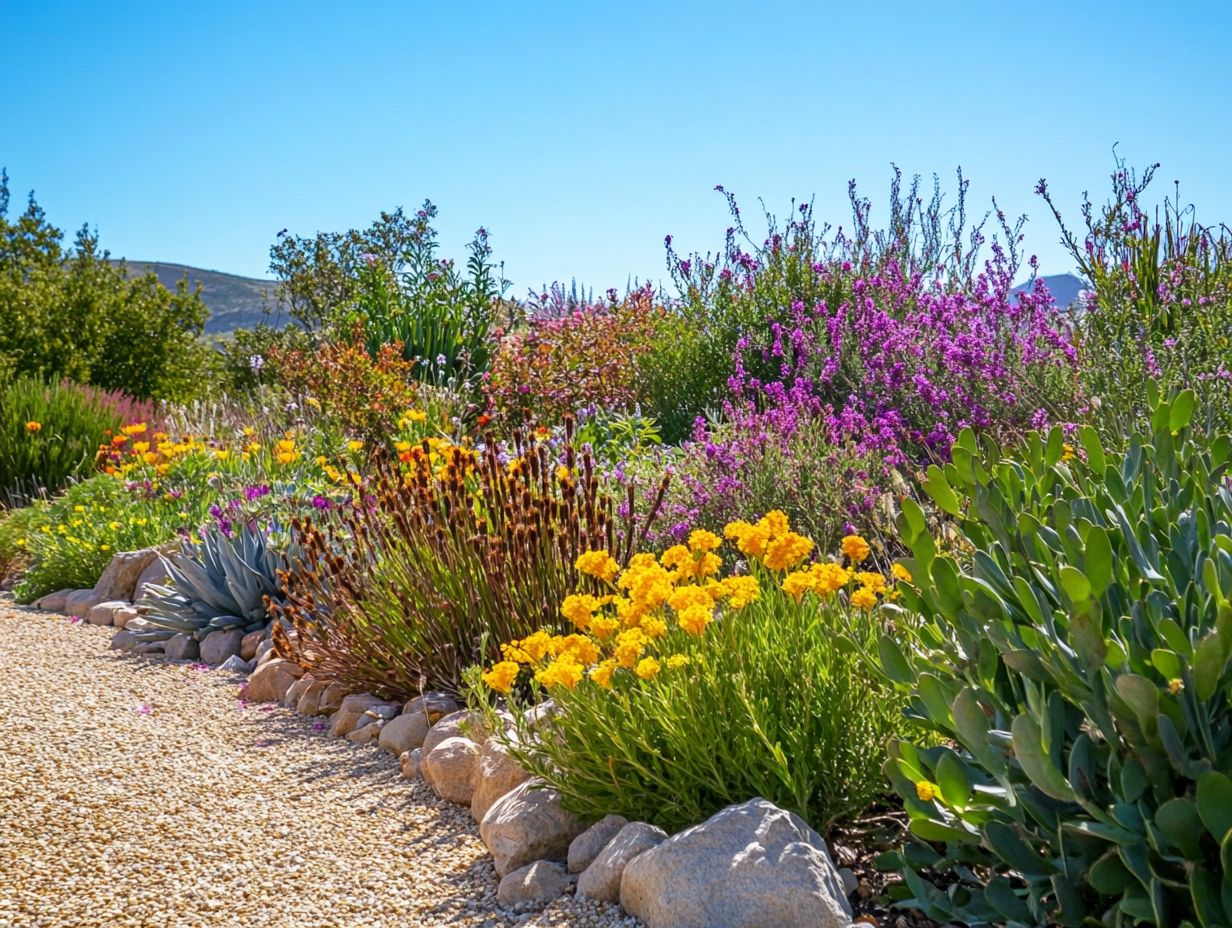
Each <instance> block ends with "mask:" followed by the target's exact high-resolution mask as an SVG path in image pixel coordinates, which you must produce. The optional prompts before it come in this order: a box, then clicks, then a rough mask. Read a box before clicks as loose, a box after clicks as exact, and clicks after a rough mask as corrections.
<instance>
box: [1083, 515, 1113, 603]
mask: <svg viewBox="0 0 1232 928" xmlns="http://www.w3.org/2000/svg"><path fill="white" fill-rule="evenodd" d="M1083 564H1084V566H1085V568H1086V579H1087V581H1088V582H1089V583H1090V586H1091V595H1092V596H1102V595H1103V593H1104V590H1106V589H1108V587H1109V586H1110V585H1111V584H1112V542H1111V541H1109V540H1108V533H1107V532H1106V531H1104V529H1103V527H1102V526H1099V525H1093V526H1091V529H1090V531H1088V532H1087V543H1086V550H1085V551H1084V552H1083Z"/></svg>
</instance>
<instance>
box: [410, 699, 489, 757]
mask: <svg viewBox="0 0 1232 928" xmlns="http://www.w3.org/2000/svg"><path fill="white" fill-rule="evenodd" d="M482 728H483V716H482V715H480V714H479V713H478V712H468V711H467V710H465V709H462V710H461V711H459V712H451V713H449V715H446V716H444V717H442V718H441V719H440V720H439V721H437V722H436V723H435V724H434V725H433V726H432V727H431V728H430V729H428V733H427V734H426V735H424V740H423V744H420V745H418V746H419V747H421V748H423V752H424V757H427V756H428V755H429V754H431V753H432V749H433V748H434V747H436V746H437V745H438V744H440V743H441V742H442V741H444V740H445V739H446V738H458V737H461V738H470V739H471V740H482V739H481V736H480V735H479V731H480V730H481V729H482Z"/></svg>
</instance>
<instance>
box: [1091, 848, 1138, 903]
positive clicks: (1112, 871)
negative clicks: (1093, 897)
mask: <svg viewBox="0 0 1232 928" xmlns="http://www.w3.org/2000/svg"><path fill="white" fill-rule="evenodd" d="M1087 882H1088V883H1090V884H1091V885H1092V886H1093V887H1095V890H1096V892H1099V893H1101V894H1103V895H1105V896H1119V895H1121V894H1122V893H1124V892H1125V890H1126V889H1128V888H1129V887H1130V886H1131V885H1133V882H1134V875H1133V874H1132V873H1130V872H1129V870H1128V869H1127V868H1126V866H1125V864H1123V863H1121V858H1120V857H1119V856H1118V855H1117V852H1116V851H1115V850H1111V851H1109V852H1108V853H1106V854H1105V855H1104V856H1103V857H1101V858H1100V859H1099V860H1097V861H1095V863H1094V865H1093V866H1092V867H1091V869H1090V870H1089V871H1087Z"/></svg>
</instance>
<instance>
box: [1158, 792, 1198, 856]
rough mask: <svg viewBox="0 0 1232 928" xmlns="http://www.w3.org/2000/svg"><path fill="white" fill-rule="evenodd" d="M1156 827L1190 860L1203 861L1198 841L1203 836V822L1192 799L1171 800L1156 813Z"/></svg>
mask: <svg viewBox="0 0 1232 928" xmlns="http://www.w3.org/2000/svg"><path fill="white" fill-rule="evenodd" d="M1155 825H1156V827H1158V828H1159V831H1160V833H1161V834H1162V835H1163V836H1164V837H1165V838H1167V839H1168V841H1169V842H1170V843H1171V844H1172V846H1173V847H1175V848H1177V850H1179V851H1180V852H1181V853H1182V854H1184V855H1185V856H1186V857H1187V858H1189V859H1190V860H1201V859H1202V850H1201V848H1199V846H1198V839H1199V838H1200V837H1201V835H1202V820H1201V819H1200V818H1199V817H1198V807H1197V805H1196V804H1195V803H1194V801H1193V800H1192V799H1181V798H1176V799H1169V800H1168V801H1167V802H1165V803H1164V804H1163V805H1161V806H1160V807H1159V808H1158V809H1157V810H1156V811H1155Z"/></svg>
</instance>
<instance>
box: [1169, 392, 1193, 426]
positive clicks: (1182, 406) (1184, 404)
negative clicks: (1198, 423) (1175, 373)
mask: <svg viewBox="0 0 1232 928" xmlns="http://www.w3.org/2000/svg"><path fill="white" fill-rule="evenodd" d="M1197 405H1198V398H1197V397H1196V396H1195V395H1194V391H1193V390H1182V391H1181V393H1180V394H1179V395H1178V396H1177V398H1176V399H1174V400H1173V401H1172V412H1171V413H1170V414H1169V416H1168V428H1169V429H1170V430H1171V431H1173V432H1179V431H1180V430H1181V429H1183V428H1185V426H1187V425H1189V423H1190V420H1191V419H1193V413H1194V407H1196V406H1197Z"/></svg>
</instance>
